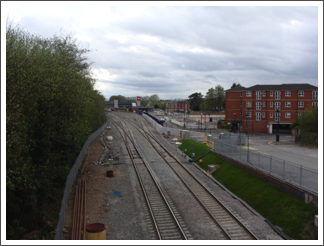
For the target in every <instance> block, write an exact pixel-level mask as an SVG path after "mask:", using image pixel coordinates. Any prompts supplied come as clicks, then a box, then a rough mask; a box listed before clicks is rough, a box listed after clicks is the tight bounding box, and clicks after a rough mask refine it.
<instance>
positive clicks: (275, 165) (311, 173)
mask: <svg viewBox="0 0 324 246" xmlns="http://www.w3.org/2000/svg"><path fill="white" fill-rule="evenodd" d="M214 150H215V151H216V152H219V153H222V154H223V155H226V156H228V157H230V158H233V159H236V160H239V161H241V162H243V163H246V164H248V165H250V166H253V167H255V168H258V169H260V170H263V171H265V172H267V173H269V174H271V175H273V176H275V177H277V178H280V179H282V180H285V181H286V182H289V183H292V184H294V185H297V186H299V187H302V188H304V189H307V190H309V191H312V192H315V193H316V194H317V193H318V171H317V170H313V169H310V168H306V167H303V166H302V165H297V164H294V163H290V162H288V161H285V160H281V159H278V158H275V157H273V156H271V155H264V154H262V153H260V152H258V151H252V150H248V149H246V148H241V147H239V146H237V145H234V144H229V143H226V142H225V141H222V140H219V139H214Z"/></svg>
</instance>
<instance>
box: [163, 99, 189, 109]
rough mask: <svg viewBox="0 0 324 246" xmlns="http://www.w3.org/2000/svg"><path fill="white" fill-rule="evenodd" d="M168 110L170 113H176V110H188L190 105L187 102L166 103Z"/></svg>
mask: <svg viewBox="0 0 324 246" xmlns="http://www.w3.org/2000/svg"><path fill="white" fill-rule="evenodd" d="M168 108H169V109H170V110H171V111H176V110H182V111H184V110H186V111H188V110H190V105H189V101H173V102H169V103H168Z"/></svg>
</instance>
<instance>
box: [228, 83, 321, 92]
mask: <svg viewBox="0 0 324 246" xmlns="http://www.w3.org/2000/svg"><path fill="white" fill-rule="evenodd" d="M314 90H318V87H317V86H314V85H310V84H281V85H254V86H251V87H248V88H245V87H240V88H238V86H237V87H234V88H233V89H229V90H226V92H228V91H229V92H235V91H314Z"/></svg>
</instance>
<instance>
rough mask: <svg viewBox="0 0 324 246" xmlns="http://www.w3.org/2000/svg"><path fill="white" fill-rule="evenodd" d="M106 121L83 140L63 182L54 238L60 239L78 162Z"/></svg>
mask: <svg viewBox="0 0 324 246" xmlns="http://www.w3.org/2000/svg"><path fill="white" fill-rule="evenodd" d="M107 125H108V122H106V123H105V124H104V125H103V126H102V127H100V128H99V129H98V130H97V131H95V132H94V133H92V134H91V135H90V136H89V138H88V140H87V141H86V142H85V144H84V145H83V147H82V150H81V151H80V153H79V155H78V158H77V159H76V161H75V163H74V165H73V167H72V168H71V170H70V172H69V174H68V176H67V180H66V182H65V189H64V195H63V199H62V201H61V210H60V214H59V221H58V223H57V227H56V234H55V240H61V239H62V233H63V226H64V219H65V211H66V206H67V202H68V198H69V193H70V190H71V188H72V185H73V183H74V179H75V177H76V176H77V174H78V170H79V167H80V164H81V163H82V160H83V157H84V155H85V153H86V151H87V149H88V147H89V144H90V143H91V142H92V141H93V140H94V139H95V138H96V137H98V136H99V134H100V133H101V132H102V131H103V130H104V129H105V128H106V127H107Z"/></svg>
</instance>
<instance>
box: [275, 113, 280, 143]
mask: <svg viewBox="0 0 324 246" xmlns="http://www.w3.org/2000/svg"><path fill="white" fill-rule="evenodd" d="M279 112H280V108H279V107H277V109H276V114H277V119H278V126H277V135H276V142H279V120H280V113H279Z"/></svg>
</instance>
